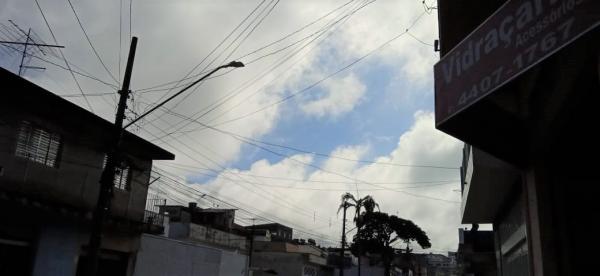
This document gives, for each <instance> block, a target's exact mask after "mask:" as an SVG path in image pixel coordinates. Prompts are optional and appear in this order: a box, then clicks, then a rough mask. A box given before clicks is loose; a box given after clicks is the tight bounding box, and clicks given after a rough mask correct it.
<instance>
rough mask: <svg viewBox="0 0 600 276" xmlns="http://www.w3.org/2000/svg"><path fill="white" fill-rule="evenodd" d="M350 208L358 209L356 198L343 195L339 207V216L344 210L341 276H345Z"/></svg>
mask: <svg viewBox="0 0 600 276" xmlns="http://www.w3.org/2000/svg"><path fill="white" fill-rule="evenodd" d="M350 207H356V198H354V196H353V195H352V194H351V193H345V194H343V195H342V202H341V203H340V206H339V207H338V214H339V213H340V210H342V209H343V210H344V219H343V221H342V250H341V251H340V276H344V251H345V249H346V210H347V209H348V208H350Z"/></svg>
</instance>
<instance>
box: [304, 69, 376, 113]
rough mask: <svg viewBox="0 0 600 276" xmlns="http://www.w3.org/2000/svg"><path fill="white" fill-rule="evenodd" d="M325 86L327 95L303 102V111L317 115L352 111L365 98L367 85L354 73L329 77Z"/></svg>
mask: <svg viewBox="0 0 600 276" xmlns="http://www.w3.org/2000/svg"><path fill="white" fill-rule="evenodd" d="M323 88H324V90H325V93H324V94H325V95H323V97H321V98H319V99H316V100H312V101H307V102H304V103H302V104H301V105H300V108H301V109H302V111H304V112H305V113H306V114H308V115H312V116H316V117H325V116H331V117H337V116H340V115H342V114H344V113H346V112H350V111H352V109H354V107H356V106H357V105H358V104H359V103H360V101H361V99H363V96H364V94H365V90H366V86H365V85H364V84H363V83H361V82H360V80H359V79H358V78H357V77H356V75H354V74H349V75H348V76H346V77H343V78H334V79H329V80H327V81H326V82H325V83H324V84H323Z"/></svg>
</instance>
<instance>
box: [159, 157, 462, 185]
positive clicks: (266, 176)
mask: <svg viewBox="0 0 600 276" xmlns="http://www.w3.org/2000/svg"><path fill="white" fill-rule="evenodd" d="M161 165H162V166H168V167H173V168H178V169H184V170H189V171H192V170H194V169H196V170H204V171H210V172H213V173H216V174H219V173H221V171H218V170H214V169H210V168H206V167H204V168H203V167H197V166H188V165H184V164H179V163H173V162H168V163H165V164H161ZM229 173H237V174H241V175H246V176H252V177H259V178H266V179H277V180H283V181H291V182H308V183H328V184H347V185H350V184H355V182H356V181H352V182H350V181H332V180H311V179H298V178H289V177H277V176H268V175H256V174H248V173H241V172H231V171H229ZM456 182H460V179H456V180H429V181H410V182H371V183H373V184H379V185H415V184H434V183H456Z"/></svg>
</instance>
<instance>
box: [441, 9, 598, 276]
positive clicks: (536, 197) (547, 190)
mask: <svg viewBox="0 0 600 276" xmlns="http://www.w3.org/2000/svg"><path fill="white" fill-rule="evenodd" d="M438 9H439V21H440V23H439V25H440V45H441V55H442V56H441V60H440V61H439V62H438V63H437V64H436V65H435V67H434V72H435V89H436V91H435V95H436V103H435V105H436V106H435V109H436V127H437V128H438V129H439V130H441V131H443V132H446V133H448V134H450V135H452V136H454V137H456V138H458V139H460V140H462V141H464V142H465V143H466V144H469V145H471V146H472V148H473V150H472V151H469V154H465V155H468V156H467V157H466V158H468V159H469V160H468V161H470V162H465V166H466V167H465V170H464V173H463V174H464V175H463V178H464V180H465V189H464V190H463V208H462V212H463V221H462V222H463V223H493V224H494V230H495V232H496V234H495V235H496V251H497V264H498V267H499V271H501V274H502V275H577V274H578V273H577V272H579V270H581V269H583V268H584V267H585V266H583V265H581V264H582V262H584V260H585V259H586V256H587V254H586V249H588V248H589V246H590V245H589V244H588V243H587V242H585V241H584V242H582V241H581V240H580V239H581V238H582V237H585V236H586V235H587V234H588V233H589V234H590V235H591V229H590V227H589V225H588V224H589V223H590V220H592V219H593V216H591V214H589V213H588V212H589V210H592V209H595V206H594V205H593V204H592V203H593V202H594V198H593V195H592V194H591V193H586V192H585V191H586V188H587V187H589V185H591V184H593V183H597V182H598V180H597V176H595V175H594V172H595V171H596V168H594V167H595V164H594V163H595V162H590V159H589V157H590V156H591V155H592V153H596V152H599V146H598V141H600V136H599V135H598V134H596V133H595V132H594V131H593V128H594V126H595V125H597V122H598V114H597V111H596V110H597V103H598V102H599V100H600V28H599V26H600V1H594V0H563V1H561V0H530V1H516V0H512V1H501V0H498V1H494V0H490V1H470V0H455V1H450V0H439V1H438ZM587 258H589V257H587Z"/></svg>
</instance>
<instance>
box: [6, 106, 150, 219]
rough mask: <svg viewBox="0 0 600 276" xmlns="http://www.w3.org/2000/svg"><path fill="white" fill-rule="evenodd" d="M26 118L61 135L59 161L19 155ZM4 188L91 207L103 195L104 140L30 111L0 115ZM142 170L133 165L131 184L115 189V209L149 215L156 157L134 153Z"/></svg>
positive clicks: (126, 213)
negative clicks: (48, 163) (145, 157)
mask: <svg viewBox="0 0 600 276" xmlns="http://www.w3.org/2000/svg"><path fill="white" fill-rule="evenodd" d="M22 120H27V121H29V122H31V123H33V124H38V125H43V128H44V129H46V130H47V131H50V132H55V133H58V134H60V135H61V149H60V150H59V158H58V166H57V167H54V168H52V167H48V166H45V165H43V164H40V163H36V162H33V161H31V160H28V159H26V158H21V157H17V156H16V155H15V150H16V144H17V140H16V137H17V135H18V130H19V126H20V123H21V121H22ZM0 137H2V138H1V139H0V166H1V167H3V174H2V175H1V176H0V189H1V190H5V191H10V192H16V193H20V194H24V195H27V196H29V197H30V198H31V199H37V200H41V201H45V202H51V203H61V204H65V205H70V206H73V207H77V208H82V209H84V210H92V208H93V206H95V204H96V201H97V199H98V192H99V184H98V183H99V180H100V174H101V173H102V163H103V160H104V155H105V150H103V148H105V145H102V144H100V142H99V141H98V140H95V139H96V138H95V137H90V136H89V135H88V136H87V137H86V135H85V134H82V133H79V132H78V130H77V129H65V128H63V127H62V126H61V125H60V124H59V123H55V122H52V121H47V120H45V119H44V118H38V117H33V116H30V115H27V114H11V115H10V116H9V115H7V114H2V115H0ZM129 158H130V159H131V160H132V161H133V164H135V166H136V167H137V169H133V170H131V174H132V181H131V185H130V186H131V189H130V190H128V191H124V190H118V189H115V193H114V198H113V201H112V213H113V215H115V216H118V217H127V218H130V219H133V220H138V221H141V220H142V219H143V216H144V208H145V201H146V195H147V184H148V181H149V178H150V169H151V166H152V161H151V160H141V159H138V158H135V157H133V156H129Z"/></svg>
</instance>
